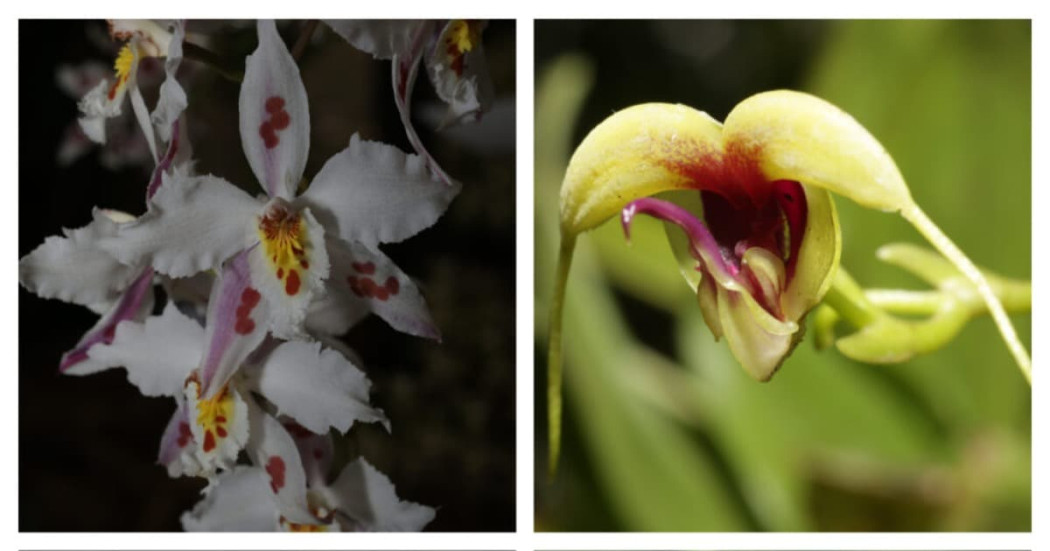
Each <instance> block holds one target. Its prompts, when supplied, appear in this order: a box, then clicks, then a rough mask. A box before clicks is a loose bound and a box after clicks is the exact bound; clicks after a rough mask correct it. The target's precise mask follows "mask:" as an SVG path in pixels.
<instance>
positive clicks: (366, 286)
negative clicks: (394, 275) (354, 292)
mask: <svg viewBox="0 0 1050 551" xmlns="http://www.w3.org/2000/svg"><path fill="white" fill-rule="evenodd" d="M361 291H362V292H364V294H365V296H366V297H374V296H375V294H376V282H375V281H372V278H370V277H363V278H361Z"/></svg>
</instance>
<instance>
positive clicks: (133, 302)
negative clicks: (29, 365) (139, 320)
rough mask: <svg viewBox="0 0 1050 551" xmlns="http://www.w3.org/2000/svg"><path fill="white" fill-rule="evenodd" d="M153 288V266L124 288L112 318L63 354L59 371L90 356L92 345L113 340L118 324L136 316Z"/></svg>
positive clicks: (63, 370) (111, 315)
mask: <svg viewBox="0 0 1050 551" xmlns="http://www.w3.org/2000/svg"><path fill="white" fill-rule="evenodd" d="M152 289H153V268H149V267H147V268H146V269H145V270H143V271H142V275H140V276H139V277H138V278H137V279H135V281H133V282H132V283H131V285H130V286H128V288H127V289H125V290H124V294H123V295H121V296H120V300H119V301H118V303H117V306H116V308H114V309H113V311H112V312H111V314H110V318H109V319H108V320H107V321H106V323H104V324H101V325H98V326H96V327H95V328H94V329H93V330H92V331H90V332H89V333H88V334H86V335H84V337H83V338H82V339H80V342H79V343H77V346H76V347H75V348H73V349H72V350H70V351H69V352H66V353H65V354H64V355H63V356H62V361H61V363H59V366H58V371H59V372H60V373H62V372H65V371H66V370H68V369H69V368H71V367H73V366H74V365H76V364H78V363H80V362H82V361H84V360H86V359H87V358H88V351H90V350H91V347H92V346H95V345H96V344H99V343H103V344H109V343H111V342H113V334H114V332H115V331H116V328H117V325H118V324H119V323H120V322H122V321H124V320H130V319H134V318H135V316H136V314H138V311H139V309H140V308H141V307H142V301H143V300H144V299H145V298H146V295H147V293H149V292H150V291H151V290H152Z"/></svg>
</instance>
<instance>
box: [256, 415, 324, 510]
mask: <svg viewBox="0 0 1050 551" xmlns="http://www.w3.org/2000/svg"><path fill="white" fill-rule="evenodd" d="M250 408H251V423H252V428H251V435H252V436H251V440H250V441H249V442H248V447H247V451H248V457H249V458H251V460H252V463H254V464H255V465H256V466H258V467H261V468H262V469H263V471H265V473H266V475H267V478H268V479H269V480H268V481H269V489H270V492H271V495H272V496H273V497H274V499H276V500H277V507H278V510H279V511H280V513H281V516H283V517H284V518H285V519H287V520H288V521H289V522H295V523H304V524H313V523H316V522H317V517H315V516H314V515H313V513H311V512H310V506H309V503H308V501H307V497H306V473H305V472H304V471H303V464H302V462H301V461H300V460H299V450H298V448H297V447H296V445H295V440H293V439H292V437H291V435H289V434H288V431H287V430H285V428H284V426H283V425H281V423H279V422H278V421H277V419H274V418H273V416H271V415H269V414H268V413H266V412H265V411H263V410H262V408H260V407H259V406H258V404H255V403H254V402H252V403H251V405H250Z"/></svg>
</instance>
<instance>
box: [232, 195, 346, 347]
mask: <svg viewBox="0 0 1050 551" xmlns="http://www.w3.org/2000/svg"><path fill="white" fill-rule="evenodd" d="M277 201H282V200H277ZM267 220H270V222H267ZM268 224H269V227H270V228H271V229H270V230H268V231H270V232H271V234H270V235H269V236H268V235H267V233H266V232H267V230H266V229H265V228H264V226H267V225H268ZM259 228H260V229H259V238H260V240H261V241H262V242H261V243H260V244H259V245H258V246H257V247H255V248H253V249H252V251H251V252H250V253H249V254H248V265H249V267H250V269H251V274H252V280H253V281H254V282H255V286H256V288H257V289H258V291H259V292H260V293H262V296H263V300H264V302H266V303H267V304H269V305H270V310H269V312H270V314H269V329H270V331H271V332H272V333H273V334H274V336H276V337H279V338H283V339H291V338H302V337H303V335H304V334H303V322H304V320H305V319H306V313H307V309H308V308H309V306H310V303H311V302H313V301H314V300H315V299H316V298H318V297H320V296H322V295H323V294H324V292H325V279H326V278H327V277H328V272H329V261H328V251H327V250H326V248H325V247H324V246H323V244H324V242H325V231H324V227H323V226H322V225H321V224H319V223H318V222H317V220H316V219H315V218H314V216H313V214H312V213H311V212H310V209H308V208H304V209H301V210H299V211H298V212H291V211H289V210H288V209H287V208H286V207H285V206H283V205H276V206H274V205H271V207H268V208H267V210H266V214H264V215H263V217H262V218H260V221H259ZM263 319H265V318H263Z"/></svg>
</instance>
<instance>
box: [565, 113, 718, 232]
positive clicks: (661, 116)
mask: <svg viewBox="0 0 1050 551" xmlns="http://www.w3.org/2000/svg"><path fill="white" fill-rule="evenodd" d="M721 159H722V125H721V124H719V123H718V121H716V120H714V119H712V118H711V117H710V116H708V115H707V114H706V113H703V112H701V111H697V110H695V109H692V108H689V107H686V106H683V105H669V104H643V105H636V106H634V107H629V108H627V109H624V110H622V111H619V112H617V113H616V114H614V115H612V116H611V117H609V118H607V119H605V120H604V121H602V123H601V124H599V125H598V126H596V127H595V128H594V129H593V130H591V132H590V134H588V135H587V137H586V138H584V140H583V142H582V143H581V144H580V145H579V147H577V148H576V152H575V153H573V155H572V159H571V160H570V161H569V167H568V169H567V170H566V173H565V180H564V182H563V183H562V188H561V227H562V233H563V234H566V235H576V234H578V233H580V232H583V231H586V230H589V229H592V228H594V227H596V226H597V225H599V224H601V223H602V222H604V221H605V220H607V219H609V218H610V217H612V216H613V215H615V214H617V213H618V212H619V211H620V209H622V208H623V207H624V206H625V205H626V204H627V203H630V202H631V201H633V200H635V199H639V198H642V197H647V196H650V195H654V194H656V193H659V192H661V191H669V190H674V189H691V188H695V187H696V178H697V176H704V175H703V174H696V173H694V172H695V170H699V168H701V167H704V166H707V165H710V166H714V165H716V164H717V165H720V164H721ZM707 160H710V161H711V162H710V163H707V162H706V161H707ZM694 169H695V170H694Z"/></svg>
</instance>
